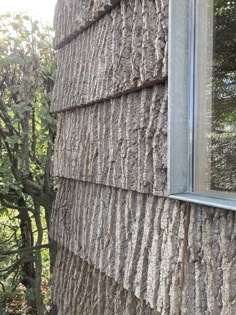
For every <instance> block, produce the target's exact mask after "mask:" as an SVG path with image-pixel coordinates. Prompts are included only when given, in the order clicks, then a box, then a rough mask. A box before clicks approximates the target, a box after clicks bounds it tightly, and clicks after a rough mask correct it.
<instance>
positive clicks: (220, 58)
mask: <svg viewBox="0 0 236 315" xmlns="http://www.w3.org/2000/svg"><path fill="white" fill-rule="evenodd" d="M195 73H196V75H195V117H194V118H195V126H194V130H195V132H194V165H195V167H194V191H196V192H201V193H206V192H207V193H212V194H217V195H222V196H236V195H235V192H236V0H235V1H227V0H198V1H197V21H196V58H195Z"/></svg>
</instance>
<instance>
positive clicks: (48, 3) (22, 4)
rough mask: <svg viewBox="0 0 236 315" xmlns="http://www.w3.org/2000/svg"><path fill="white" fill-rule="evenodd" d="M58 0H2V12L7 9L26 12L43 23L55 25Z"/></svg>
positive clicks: (0, 3) (0, 1)
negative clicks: (54, 18) (55, 9)
mask: <svg viewBox="0 0 236 315" xmlns="http://www.w3.org/2000/svg"><path fill="white" fill-rule="evenodd" d="M56 1H57V0H0V14H4V13H6V12H7V11H10V12H14V13H19V12H24V13H27V14H28V15H29V16H32V17H34V18H35V19H37V20H39V21H40V22H42V23H43V24H45V23H47V24H49V25H51V26H53V16H54V8H55V4H56Z"/></svg>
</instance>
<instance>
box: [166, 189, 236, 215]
mask: <svg viewBox="0 0 236 315" xmlns="http://www.w3.org/2000/svg"><path fill="white" fill-rule="evenodd" d="M168 197H169V198H170V199H176V200H182V201H186V202H193V203H197V204H200V205H204V206H210V207H215V208H222V209H227V210H233V211H236V200H234V199H224V198H216V197H211V196H204V195H198V194H194V193H179V194H171V195H169V196H168Z"/></svg>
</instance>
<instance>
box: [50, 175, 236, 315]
mask: <svg viewBox="0 0 236 315" xmlns="http://www.w3.org/2000/svg"><path fill="white" fill-rule="evenodd" d="M235 215H236V213H235V212H232V211H225V210H220V209H213V208H208V207H200V206H196V205H188V204H185V203H180V202H174V201H170V200H168V199H165V198H163V197H155V196H152V195H147V194H140V193H136V192H131V191H125V190H120V189H116V188H111V187H105V186H102V185H96V184H90V183H82V182H77V181H72V180H65V179H63V180H61V186H60V189H59V192H58V195H57V200H56V203H55V208H54V215H53V218H52V220H53V230H52V234H53V237H54V238H55V239H56V240H57V241H58V242H59V244H60V245H62V246H64V247H65V248H67V249H68V250H69V251H70V252H71V253H75V254H76V255H78V256H79V257H81V258H82V259H83V260H84V261H86V262H88V263H89V264H91V265H93V266H94V267H95V268H97V269H98V270H99V271H100V272H104V273H105V274H106V275H107V276H109V277H111V278H113V279H115V280H116V281H117V282H119V283H120V284H121V285H122V286H123V287H124V288H125V289H127V290H129V291H130V292H133V293H134V294H135V296H136V297H138V298H139V299H141V300H142V299H144V300H145V301H147V302H148V303H149V304H150V306H151V307H152V308H154V309H156V311H157V314H161V315H162V314H165V315H167V314H168V315H171V314H173V315H174V314H176V315H177V314H186V315H196V314H197V315H198V314H199V315H202V314H209V315H218V314H219V315H226V314H232V315H233V314H236V299H235V297H236V286H235V281H236V259H235V257H236V221H235ZM66 264H67V256H64V259H62V262H61V265H62V268H66ZM68 268H71V269H70V270H71V274H70V276H68V277H67V279H68V280H67V281H68V282H70V281H71V282H73V281H74V280H73V272H74V269H73V267H72V266H71V265H70V266H68ZM64 279H65V278H64ZM61 281H64V280H63V279H61ZM65 281H66V280H65ZM64 285H65V283H64ZM95 285H96V284H95ZM68 292H69V291H68ZM70 292H71V293H70V294H69V293H68V298H71V299H74V298H76V297H75V291H70ZM90 296H91V290H90V291H87V296H86V297H85V300H86V299H88V300H87V303H89V299H90ZM73 314H75V313H73ZM83 314H86V315H87V314H90V313H89V312H88V313H83ZM91 314H92V313H91ZM111 314H116V313H112V312H111ZM120 314H123V313H120ZM128 314H129V313H128ZM131 314H132V313H131Z"/></svg>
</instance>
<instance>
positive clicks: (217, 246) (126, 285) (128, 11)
mask: <svg viewBox="0 0 236 315" xmlns="http://www.w3.org/2000/svg"><path fill="white" fill-rule="evenodd" d="M176 1H177V0H176ZM55 26H56V41H55V43H56V46H57V47H58V48H59V51H58V73H57V80H56V85H55V89H54V101H53V106H52V109H51V110H52V111H53V112H58V113H59V114H58V126H57V138H56V144H55V154H54V161H53V173H54V175H56V176H59V177H60V186H59V190H58V193H57V198H56V201H55V205H54V211H53V216H52V227H51V236H52V237H53V238H54V239H55V240H56V241H57V242H58V245H59V252H58V256H57V263H56V266H55V276H54V286H53V301H54V302H55V303H56V304H57V307H58V314H59V315H92V314H93V315H203V314H206V315H234V314H236V298H235V297H236V285H235V283H236V259H235V257H236V218H235V215H236V212H233V211H224V210H221V209H213V208H210V207H203V206H200V205H193V204H189V203H185V202H179V201H171V200H170V199H169V198H168V197H167V192H166V190H167V189H166V187H167V161H166V159H167V136H168V135H167V120H168V117H167V105H168V95H167V76H168V73H167V45H168V38H167V35H168V34H167V33H168V27H167V26H168V0H121V1H112V0H93V1H92V0H88V1H85V0H58V5H57V9H56V16H55ZM176 167H178V165H176ZM187 167H188V166H187V165H186V169H187Z"/></svg>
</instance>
